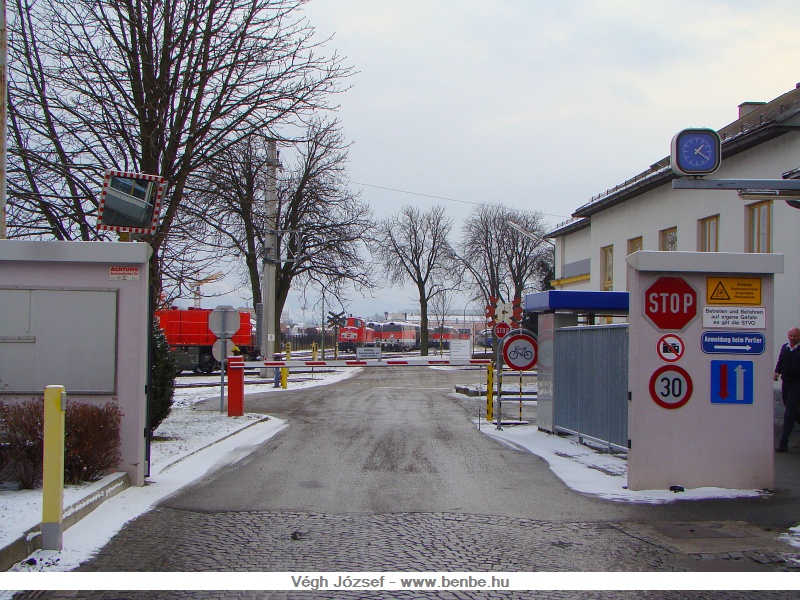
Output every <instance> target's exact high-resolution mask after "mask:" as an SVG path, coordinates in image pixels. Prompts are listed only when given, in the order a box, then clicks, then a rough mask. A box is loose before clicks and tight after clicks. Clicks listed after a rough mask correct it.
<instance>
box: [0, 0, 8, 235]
mask: <svg viewBox="0 0 800 600" xmlns="http://www.w3.org/2000/svg"><path fill="white" fill-rule="evenodd" d="M7 123H8V29H7V27H6V0H0V240H4V239H6V154H7V149H6V130H7Z"/></svg>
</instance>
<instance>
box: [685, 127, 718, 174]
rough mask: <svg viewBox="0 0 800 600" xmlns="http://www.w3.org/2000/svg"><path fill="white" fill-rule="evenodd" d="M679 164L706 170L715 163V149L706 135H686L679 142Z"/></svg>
mask: <svg viewBox="0 0 800 600" xmlns="http://www.w3.org/2000/svg"><path fill="white" fill-rule="evenodd" d="M679 147H680V158H679V164H681V165H687V166H689V167H690V168H692V169H706V168H708V167H710V166H712V165H713V164H714V163H715V162H716V161H717V149H716V148H715V147H714V144H713V142H712V141H711V140H710V139H709V136H707V135H688V136H685V137H683V138H681V140H680V146H679Z"/></svg>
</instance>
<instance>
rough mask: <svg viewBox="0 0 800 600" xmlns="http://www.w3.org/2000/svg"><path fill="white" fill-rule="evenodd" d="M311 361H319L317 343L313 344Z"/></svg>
mask: <svg viewBox="0 0 800 600" xmlns="http://www.w3.org/2000/svg"><path fill="white" fill-rule="evenodd" d="M311 360H317V342H311Z"/></svg>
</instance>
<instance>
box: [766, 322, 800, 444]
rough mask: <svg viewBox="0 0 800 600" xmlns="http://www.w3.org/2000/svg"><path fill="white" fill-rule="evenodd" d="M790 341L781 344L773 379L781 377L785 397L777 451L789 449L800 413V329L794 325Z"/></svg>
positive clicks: (789, 335)
mask: <svg viewBox="0 0 800 600" xmlns="http://www.w3.org/2000/svg"><path fill="white" fill-rule="evenodd" d="M788 337H789V343H788V344H784V345H783V346H781V352H780V354H779V355H778V363H777V364H776V365H775V375H774V377H773V379H774V380H775V381H778V377H780V378H781V396H782V398H783V407H784V411H783V430H782V431H781V439H780V441H779V442H778V447H777V448H775V452H786V451H788V450H789V436H790V435H791V434H792V429H794V422H795V419H797V417H798V414H800V329H798V328H797V327H792V328H791V329H790V330H789V333H788Z"/></svg>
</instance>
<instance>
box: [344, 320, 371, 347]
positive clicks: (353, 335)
mask: <svg viewBox="0 0 800 600" xmlns="http://www.w3.org/2000/svg"><path fill="white" fill-rule="evenodd" d="M374 344H375V330H374V329H373V328H372V327H367V324H366V323H365V322H364V319H362V318H361V317H347V322H346V323H345V325H344V326H342V327H339V350H341V351H342V352H355V351H356V348H363V347H364V346H366V345H374Z"/></svg>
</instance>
